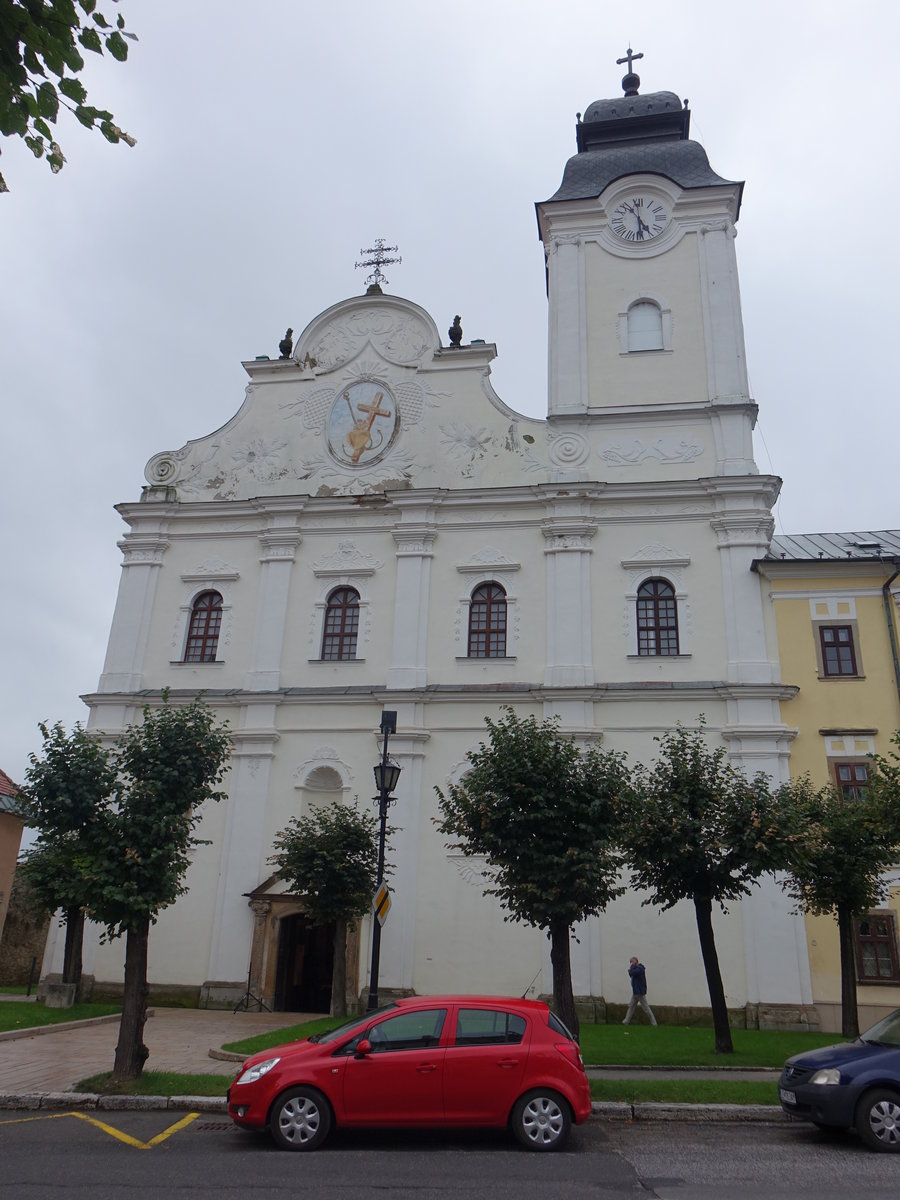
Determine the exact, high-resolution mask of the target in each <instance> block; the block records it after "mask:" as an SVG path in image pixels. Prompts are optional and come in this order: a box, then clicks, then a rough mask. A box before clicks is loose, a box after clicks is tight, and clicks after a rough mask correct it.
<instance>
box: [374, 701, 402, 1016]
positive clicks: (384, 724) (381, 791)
mask: <svg viewBox="0 0 900 1200" xmlns="http://www.w3.org/2000/svg"><path fill="white" fill-rule="evenodd" d="M381 732H382V734H383V739H384V740H383V741H382V744H381V762H380V763H378V764H377V766H376V767H375V787H376V788H377V789H378V796H377V797H376V799H377V801H378V877H377V879H376V881H375V892H376V895H377V893H378V889H379V888H380V887H381V885H382V883H383V882H384V842H385V838H386V836H387V812H388V809H389V808H390V806H391V805H392V804H393V803H394V798H393V797H392V796H391V792H392V791H393V790H394V788H395V787H396V786H397V781H398V780H399V778H400V767H399V766H398V765H397V763H395V762H394V761H393V760H392V759H390V758H388V738H389V737H390V735H391V734H392V733H396V732H397V714H396V713H395V712H390V711H389V710H388V709H384V710H383V711H382V713H381ZM380 960H381V922H380V921H379V920H378V917H377V916H376V915H374V914H373V917H372V970H371V974H370V976H369V1000H368V1003H367V1004H366V1011H367V1012H372V1010H373V1009H376V1008H377V1007H378V967H379V964H380Z"/></svg>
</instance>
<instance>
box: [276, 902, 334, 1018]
mask: <svg viewBox="0 0 900 1200" xmlns="http://www.w3.org/2000/svg"><path fill="white" fill-rule="evenodd" d="M333 966H334V922H330V923H329V924H328V925H317V926H312V925H310V924H309V921H308V919H307V917H306V915H305V914H304V913H293V914H292V915H291V916H288V917H282V918H281V921H280V923H279V933H278V967H277V970H276V976H275V1004H274V1007H275V1010H276V1012H324V1013H327V1012H328V1011H329V1009H330V1008H331V974H332V968H333Z"/></svg>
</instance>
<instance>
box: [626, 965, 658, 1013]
mask: <svg viewBox="0 0 900 1200" xmlns="http://www.w3.org/2000/svg"><path fill="white" fill-rule="evenodd" d="M628 974H629V975H630V976H631V999H630V1000H629V1001H628V1012H627V1013H626V1014H625V1020H624V1021H623V1022H622V1024H623V1025H630V1024H631V1018H632V1017H633V1016H634V1010H635V1007H636V1006H637V1005H638V1004H639V1005H640V1006H641V1008H642V1009H643V1010H644V1012H645V1013H646V1014H647V1016H648V1017H649V1018H650V1024H651V1025H656V1024H657V1020H656V1017H654V1015H653V1009H652V1008H651V1007H650V1005H649V1004H648V1003H647V970H646V968H645V966H644V964H643V963H641V962H638V960H637V959H636V958H632V960H631V962H630V963H629V964H628Z"/></svg>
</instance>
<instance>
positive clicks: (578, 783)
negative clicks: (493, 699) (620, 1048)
mask: <svg viewBox="0 0 900 1200" xmlns="http://www.w3.org/2000/svg"><path fill="white" fill-rule="evenodd" d="M503 714H504V715H503V717H502V718H501V719H500V720H498V721H494V720H491V718H490V717H487V718H485V724H486V725H487V728H488V741H487V742H486V743H485V742H482V743H481V744H480V746H479V747H478V749H477V750H470V751H469V753H468V755H467V758H468V761H469V767H468V770H467V771H466V774H465V776H464V778H463V779H462V781H461V782H460V783H458V784H451V785H450V786H449V787H448V789H447V792H446V794H445V793H444V792H442V791H441V790H440V788H436V789H435V790H436V792H437V794H438V799H439V803H440V811H441V819H440V821H439V828H440V831H441V833H443V834H445V835H447V836H449V837H451V838H452V839H453V841H452V842H450V843H448V845H449V846H451V847H452V848H453V849H457V850H461V851H462V852H463V853H464V854H469V855H480V856H483V857H484V859H485V860H486V861H487V865H488V869H489V871H490V873H491V877H492V878H491V882H490V885H489V886H488V887H487V888H485V894H486V895H492V896H497V897H498V898H499V900H500V903H501V904H502V905H503V907H504V908H505V909H506V910H507V911H508V913H509V914H510V915H509V917H508V918H507V919H512V920H516V921H523V922H525V923H526V924H528V925H534V926H536V927H537V928H539V929H545V930H547V931H548V934H549V937H550V959H551V963H552V967H553V1002H554V1007H555V1008H556V1011H557V1012H558V1014H559V1016H560V1017H561V1018H562V1020H563V1021H564V1022H565V1023H566V1025H568V1026H569V1028H570V1029H571V1030H572V1032H573V1033H575V1035H576V1036H577V1034H578V1016H577V1013H576V1011H575V998H574V995H573V992H572V971H571V963H570V958H569V943H570V939H571V934H572V926H573V925H574V924H575V923H576V922H578V921H581V920H583V919H584V918H585V917H588V916H591V915H593V914H596V913H599V912H602V911H603V909H604V908H606V906H607V905H608V904H609V902H610V901H611V900H613V899H614V898H615V897H616V896H619V895H621V893H622V892H623V891H624V888H623V887H622V886H621V884H620V882H619V869H620V865H621V864H620V856H619V853H618V850H617V837H618V829H619V821H620V808H621V801H622V799H623V797H624V794H625V792H626V791H627V788H628V772H627V770H626V767H625V764H624V760H623V758H622V756H621V755H617V754H613V753H601V752H600V751H598V750H596V749H593V748H591V749H588V750H581V749H579V747H578V746H577V745H576V744H575V742H574V741H573V740H572V738H570V737H566V736H565V735H563V734H562V733H560V731H559V728H558V724H557V722H556V721H554V720H547V721H541V722H539V721H537V720H536V718H535V717H533V716H529V717H525V718H519V717H517V716H516V714H515V712H514V711H513V709H512V708H509V707H507V708H505V709H504V710H503Z"/></svg>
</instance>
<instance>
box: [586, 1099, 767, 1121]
mask: <svg viewBox="0 0 900 1200" xmlns="http://www.w3.org/2000/svg"><path fill="white" fill-rule="evenodd" d="M591 1113H592V1115H593V1116H595V1117H601V1118H603V1119H605V1120H608V1121H615V1120H620V1121H622V1120H624V1121H691V1122H695V1123H712V1122H715V1121H722V1122H724V1121H757V1122H772V1121H789V1120H791V1118H790V1117H788V1116H787V1114H786V1113H784V1112H783V1111H782V1109H781V1108H779V1107H778V1106H776V1105H774V1104H658V1103H657V1104H654V1103H651V1102H649V1101H647V1102H643V1103H641V1104H622V1103H621V1102H610V1101H606V1100H595V1101H594V1102H593V1104H592V1105H591Z"/></svg>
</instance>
